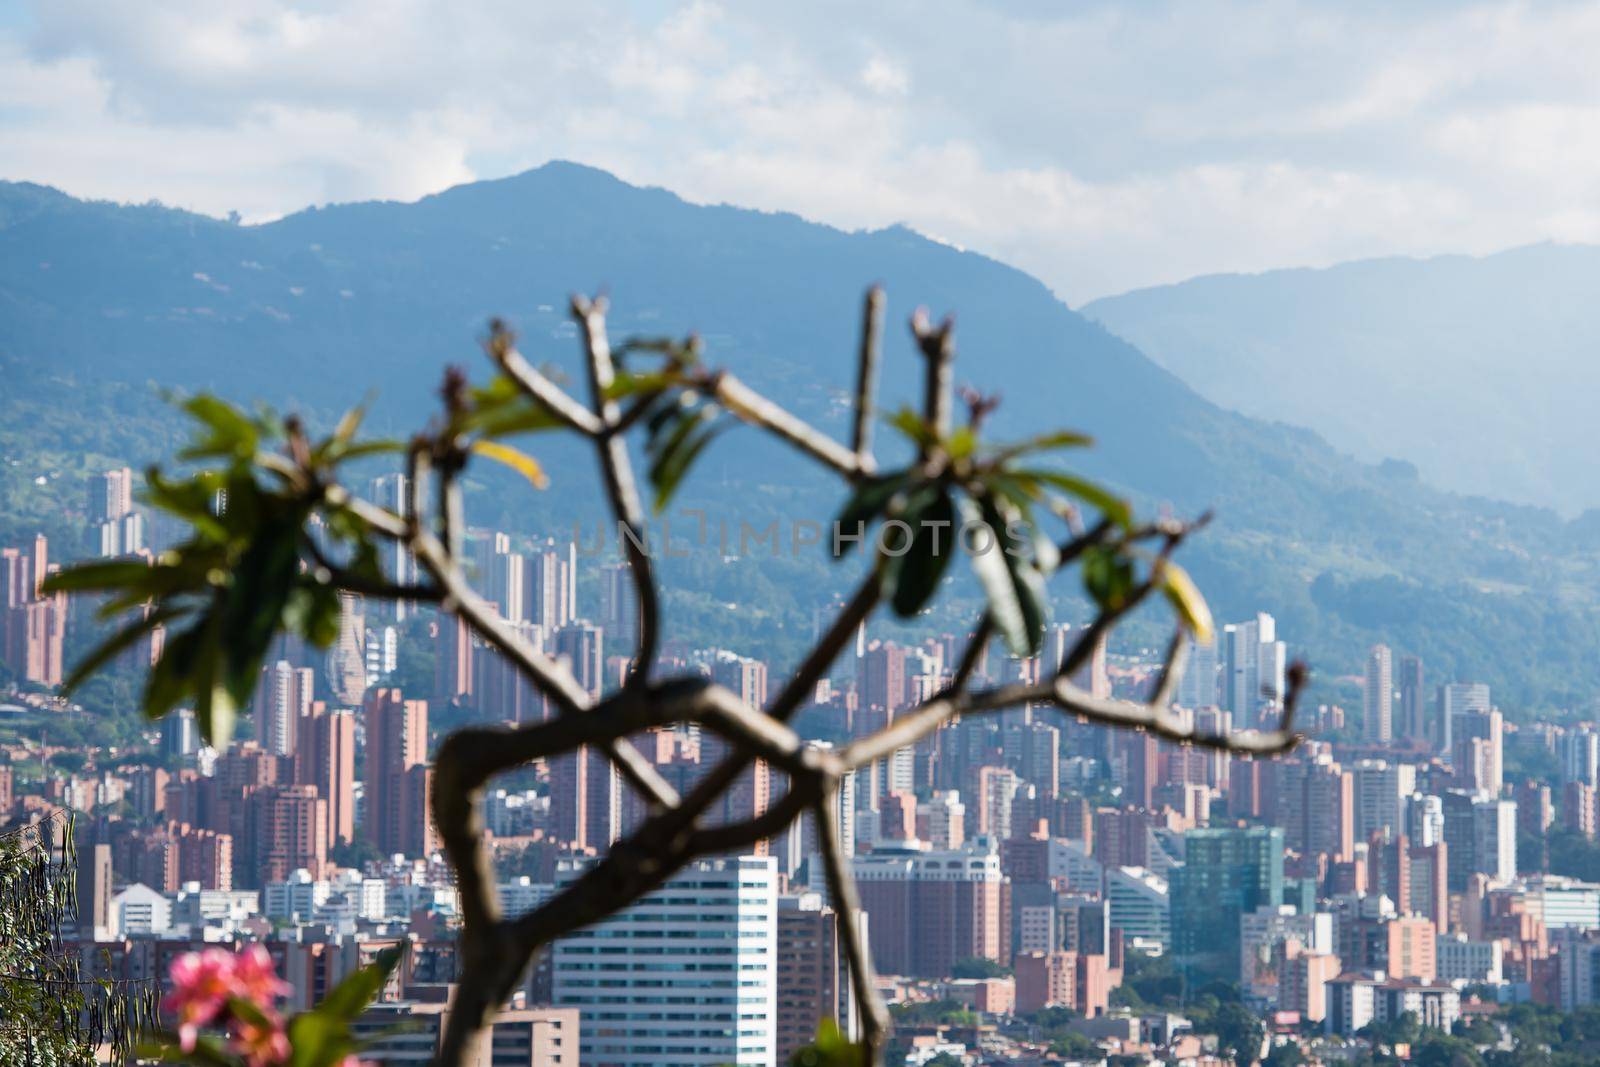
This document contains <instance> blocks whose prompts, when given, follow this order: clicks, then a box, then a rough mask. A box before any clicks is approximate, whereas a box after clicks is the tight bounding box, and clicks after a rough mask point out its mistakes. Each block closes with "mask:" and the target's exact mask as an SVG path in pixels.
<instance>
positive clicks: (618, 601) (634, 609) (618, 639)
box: [600, 562, 639, 648]
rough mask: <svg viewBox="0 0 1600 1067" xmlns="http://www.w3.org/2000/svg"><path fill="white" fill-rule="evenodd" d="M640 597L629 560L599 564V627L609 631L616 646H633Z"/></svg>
mask: <svg viewBox="0 0 1600 1067" xmlns="http://www.w3.org/2000/svg"><path fill="white" fill-rule="evenodd" d="M637 600H638V596H637V594H636V593H635V592H634V588H633V574H632V570H631V568H630V567H629V566H628V564H627V563H625V562H618V563H608V564H606V565H605V566H603V567H601V568H600V628H601V629H603V630H605V632H606V633H607V634H608V635H610V638H611V646H612V647H613V648H632V647H633V643H634V630H635V629H636V627H637V624H638V613H639V606H638V603H637Z"/></svg>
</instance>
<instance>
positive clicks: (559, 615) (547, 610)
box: [523, 542, 579, 634]
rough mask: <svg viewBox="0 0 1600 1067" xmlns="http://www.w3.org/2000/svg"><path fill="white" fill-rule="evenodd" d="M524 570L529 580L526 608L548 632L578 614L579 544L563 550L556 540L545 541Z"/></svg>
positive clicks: (556, 628) (551, 631)
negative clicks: (556, 543) (556, 544)
mask: <svg viewBox="0 0 1600 1067" xmlns="http://www.w3.org/2000/svg"><path fill="white" fill-rule="evenodd" d="M523 574H524V581H525V582H526V583H527V595H526V597H525V599H524V610H525V612H526V613H527V617H528V619H529V620H530V621H532V622H536V623H538V624H539V625H540V626H541V627H543V628H544V632H545V633H547V634H548V633H554V632H555V631H557V630H559V629H560V628H561V627H563V626H566V625H568V624H569V623H572V622H575V621H576V620H577V619H578V618H579V615H578V589H577V586H578V556H577V546H576V545H572V544H569V545H567V547H566V550H565V551H561V550H559V549H557V548H556V547H555V544H554V542H550V543H548V544H546V545H545V546H544V547H543V548H541V549H540V550H539V551H537V552H535V553H534V554H533V556H532V557H531V558H530V559H529V560H528V562H527V565H526V566H525V567H524V568H523Z"/></svg>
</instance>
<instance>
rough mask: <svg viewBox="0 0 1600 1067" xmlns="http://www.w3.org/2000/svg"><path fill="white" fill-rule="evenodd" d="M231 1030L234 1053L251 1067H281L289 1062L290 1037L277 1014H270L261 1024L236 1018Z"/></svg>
mask: <svg viewBox="0 0 1600 1067" xmlns="http://www.w3.org/2000/svg"><path fill="white" fill-rule="evenodd" d="M230 1029H231V1030H232V1033H233V1051H235V1052H237V1053H239V1055H241V1056H243V1057H244V1061H245V1063H247V1064H249V1067H279V1065H280V1064H284V1063H287V1062H288V1061H289V1053H290V1051H291V1050H290V1047H289V1035H288V1034H286V1033H284V1031H283V1020H282V1019H280V1018H278V1016H277V1015H276V1014H274V1013H270V1012H269V1013H268V1014H267V1017H266V1019H264V1020H263V1021H262V1023H261V1024H257V1023H252V1022H248V1021H246V1020H244V1019H240V1018H237V1017H235V1018H234V1020H233V1025H232V1027H231V1028H230Z"/></svg>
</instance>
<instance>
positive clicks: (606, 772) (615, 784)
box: [550, 745, 622, 850]
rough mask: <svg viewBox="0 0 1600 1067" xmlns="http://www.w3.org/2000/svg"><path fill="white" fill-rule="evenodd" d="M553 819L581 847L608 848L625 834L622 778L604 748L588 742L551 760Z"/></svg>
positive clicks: (564, 838) (557, 833)
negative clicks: (623, 827) (623, 828)
mask: <svg viewBox="0 0 1600 1067" xmlns="http://www.w3.org/2000/svg"><path fill="white" fill-rule="evenodd" d="M550 823H551V826H552V829H553V832H554V833H555V836H556V838H557V839H558V840H561V841H569V842H571V843H573V844H574V845H577V846H578V847H579V848H593V849H599V850H604V849H605V848H606V847H607V846H609V845H610V844H611V843H612V842H613V841H615V840H616V839H617V838H619V837H621V836H622V780H621V776H620V775H619V773H618V771H617V768H616V766H615V765H614V764H613V763H612V762H611V761H610V760H609V759H607V758H606V755H605V753H604V752H602V751H600V750H599V749H598V748H596V747H594V746H593V745H584V746H581V747H579V748H578V749H576V750H575V751H573V752H568V753H565V754H564V755H560V756H557V757H555V758H554V759H552V760H551V761H550Z"/></svg>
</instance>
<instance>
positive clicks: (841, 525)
mask: <svg viewBox="0 0 1600 1067" xmlns="http://www.w3.org/2000/svg"><path fill="white" fill-rule="evenodd" d="M911 478H912V472H911V470H910V469H909V468H907V469H906V470H899V471H889V472H887V473H884V474H880V475H877V476H876V477H872V478H868V479H866V480H865V481H863V482H862V483H861V484H860V485H859V486H857V487H856V491H855V492H854V493H853V494H851V496H850V499H849V500H847V501H845V504H844V508H843V510H841V511H840V512H839V517H838V518H836V519H834V523H835V525H836V526H837V528H838V529H839V530H840V531H842V532H843V533H846V534H849V535H852V536H853V535H854V534H855V532H856V530H857V529H859V528H860V527H861V526H862V525H864V524H867V523H870V522H872V521H873V520H874V519H876V518H878V517H879V516H880V515H882V514H883V513H884V512H885V511H886V510H888V507H889V502H890V501H891V500H893V499H894V496H895V494H896V493H898V492H900V490H902V489H904V488H905V487H906V486H908V485H910V484H911ZM853 544H854V542H847V543H846V551H847V552H848V550H849V548H850V547H851V546H852V545H853Z"/></svg>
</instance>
